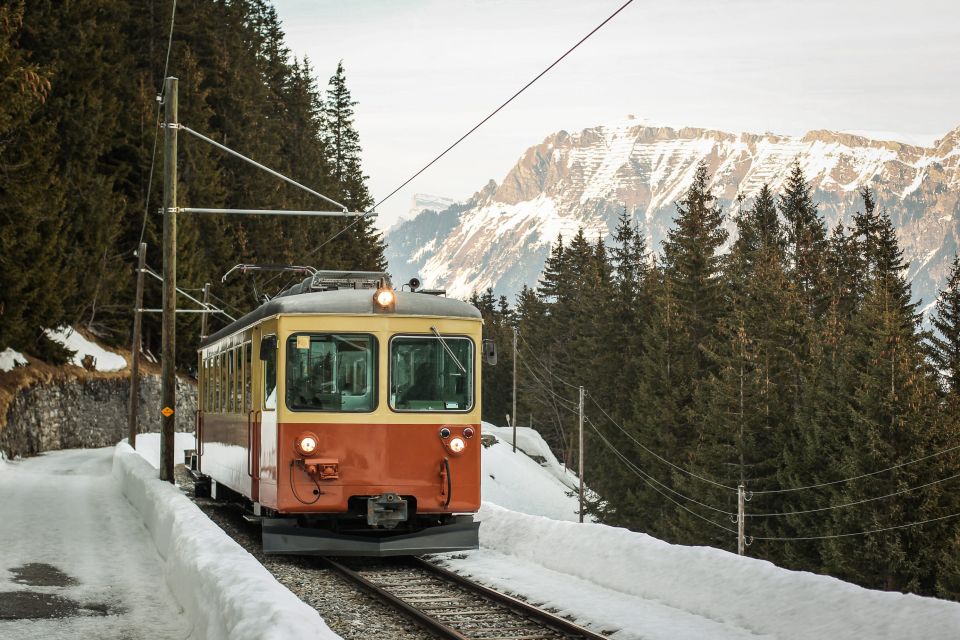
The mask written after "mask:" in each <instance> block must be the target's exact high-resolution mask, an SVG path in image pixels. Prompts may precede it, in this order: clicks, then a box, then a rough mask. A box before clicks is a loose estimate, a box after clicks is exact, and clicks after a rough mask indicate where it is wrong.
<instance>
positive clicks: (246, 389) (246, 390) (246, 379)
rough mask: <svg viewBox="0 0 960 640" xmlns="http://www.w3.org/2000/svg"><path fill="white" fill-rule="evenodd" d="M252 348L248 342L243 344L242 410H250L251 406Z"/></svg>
mask: <svg viewBox="0 0 960 640" xmlns="http://www.w3.org/2000/svg"><path fill="white" fill-rule="evenodd" d="M252 353H253V350H252V349H251V345H250V343H249V342H246V343H244V345H243V408H244V411H250V410H251V409H252V408H253V397H252V394H253V387H252V386H251V385H250V377H251V376H252V375H253V373H252V371H253V360H252V357H253V356H252V355H251V354H252Z"/></svg>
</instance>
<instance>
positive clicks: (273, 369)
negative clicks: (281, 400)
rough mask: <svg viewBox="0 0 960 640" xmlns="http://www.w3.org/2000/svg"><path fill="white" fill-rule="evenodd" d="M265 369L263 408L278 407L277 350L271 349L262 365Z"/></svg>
mask: <svg viewBox="0 0 960 640" xmlns="http://www.w3.org/2000/svg"><path fill="white" fill-rule="evenodd" d="M261 370H262V371H263V408H264V409H276V408H277V352H276V350H273V349H272V350H271V351H270V353H268V354H267V357H266V359H265V360H264V361H263V365H262V367H261Z"/></svg>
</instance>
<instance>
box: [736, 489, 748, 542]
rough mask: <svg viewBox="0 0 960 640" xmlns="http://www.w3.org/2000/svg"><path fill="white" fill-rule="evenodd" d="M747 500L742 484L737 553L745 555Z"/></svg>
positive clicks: (739, 491) (739, 490)
mask: <svg viewBox="0 0 960 640" xmlns="http://www.w3.org/2000/svg"><path fill="white" fill-rule="evenodd" d="M745 499H746V488H745V487H744V486H743V483H741V484H740V485H739V486H738V487H737V553H739V554H740V555H743V554H744V552H745V551H746V542H747V540H746V536H745V535H744V530H743V525H744V522H743V520H744V518H743V514H744V507H745V505H744V502H745Z"/></svg>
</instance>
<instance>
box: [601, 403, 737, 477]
mask: <svg viewBox="0 0 960 640" xmlns="http://www.w3.org/2000/svg"><path fill="white" fill-rule="evenodd" d="M587 395H588V396H589V397H590V401H591V402H593V404H594V405H596V407H597V408H598V409H600V412H601V413H602V414H603V415H605V416H606V417H607V420H609V421H610V422H611V423H613V426H615V427H616V428H617V429H619V430H620V432H621V433H623V434H624V435H625V436H627V437H628V438H630V440H632V441H633V442H634V444H636V445H637V446H638V447H640V448H641V449H643V450H644V451H646V452H647V453H649V454H650V455H652V456H653V457H654V458H656V459H657V460H659V461H660V462H663V463H664V464H666V465H669V466H670V467H673V468H674V469H676V470H677V471H680V472H681V473H685V474H687V475H688V476H690V477H693V478H696V479H697V480H700V481H702V482H706V483H707V484H712V485H713V486H715V487H720V488H721V489H726V490H728V491H734V492H736V491H737V488H736V487H730V486H727V485H725V484H721V483H719V482H716V481H715V480H711V479H710V478H705V477H703V476H701V475H697V474H696V473H694V472H693V471H688V470H687V469H684V468H683V467H681V466H679V465H677V464H674V463H672V462H670V461H669V460H667V459H666V458H664V457H663V456H661V455H660V454H658V453H657V452H656V451H653V450H652V449H650V448H649V447H647V446H645V445H644V444H643V443H641V442H640V441H639V440H637V439H636V438H634V437H633V435H631V434H630V433H628V432H627V431H626V430H625V429H624V428H623V427H621V426H620V425H619V424H618V423H617V421H616V420H614V419H613V418H611V417H610V414H609V413H607V412H606V411H605V410H604V408H603V407H602V406H600V403H599V402H597V399H596V398H594V397H593V395H592V394H591V393H589V392H587Z"/></svg>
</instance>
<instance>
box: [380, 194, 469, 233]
mask: <svg viewBox="0 0 960 640" xmlns="http://www.w3.org/2000/svg"><path fill="white" fill-rule="evenodd" d="M456 203H457V201H456V200H454V199H453V198H445V197H443V196H438V195H434V194H432V193H415V194H413V197H411V198H410V207H409V208H408V209H407V210H406V211H404V212H403V213H401V214H400V215H399V216H398V217H397V219H396V220H394V221H393V222H392V223H391V224H390V227H388V229H390V228H392V227H396V226H397V225H398V224H402V223H403V222H404V221H405V220H412V219H413V218H416V217H417V216H418V215H420V213H421V212H422V211H427V210H430V211H443V210H444V209H446V208H448V207H450V206H451V205H454V204H456Z"/></svg>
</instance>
